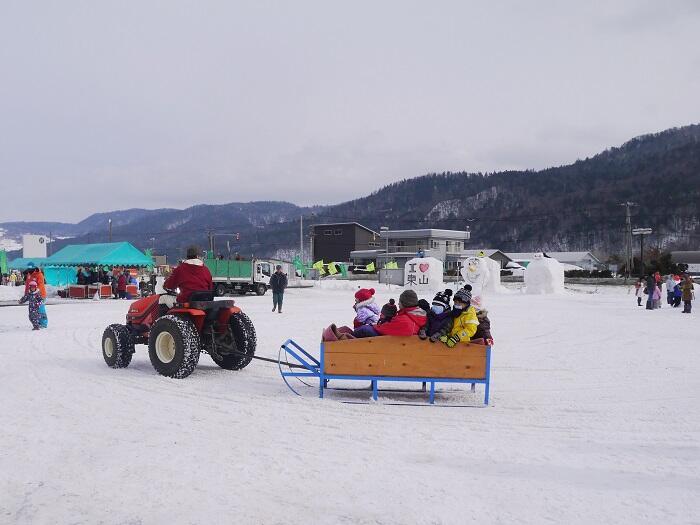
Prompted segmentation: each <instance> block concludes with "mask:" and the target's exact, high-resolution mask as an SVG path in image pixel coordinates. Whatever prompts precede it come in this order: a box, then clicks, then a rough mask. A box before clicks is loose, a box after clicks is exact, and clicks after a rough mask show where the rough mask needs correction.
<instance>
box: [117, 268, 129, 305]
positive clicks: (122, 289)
mask: <svg viewBox="0 0 700 525" xmlns="http://www.w3.org/2000/svg"><path fill="white" fill-rule="evenodd" d="M127 279H128V277H127V274H126V270H124V271H123V272H122V273H120V274H119V277H118V278H117V292H118V294H119V299H126V283H127V282H128V281H127Z"/></svg>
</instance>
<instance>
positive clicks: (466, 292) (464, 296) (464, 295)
mask: <svg viewBox="0 0 700 525" xmlns="http://www.w3.org/2000/svg"><path fill="white" fill-rule="evenodd" d="M454 300H455V301H459V302H460V303H464V304H469V303H471V300H472V287H471V286H470V285H466V286H465V287H464V288H460V289H459V290H457V293H456V294H455V298H454Z"/></svg>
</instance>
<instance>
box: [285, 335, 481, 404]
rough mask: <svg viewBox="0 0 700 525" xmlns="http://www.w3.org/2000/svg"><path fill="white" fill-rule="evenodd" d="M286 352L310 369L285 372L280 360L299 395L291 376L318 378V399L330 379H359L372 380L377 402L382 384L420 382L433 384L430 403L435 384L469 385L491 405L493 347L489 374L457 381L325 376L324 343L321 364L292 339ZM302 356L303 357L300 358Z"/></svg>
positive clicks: (432, 399)
mask: <svg viewBox="0 0 700 525" xmlns="http://www.w3.org/2000/svg"><path fill="white" fill-rule="evenodd" d="M281 350H284V351H285V354H287V355H291V356H292V357H293V358H294V359H295V360H296V361H297V362H299V364H301V365H302V366H303V367H304V368H306V369H307V370H308V372H284V371H283V370H282V364H281V360H280V363H279V366H280V374H281V375H282V379H284V382H285V383H286V384H287V386H288V387H289V389H290V390H291V391H292V392H294V393H295V394H297V395H300V394H299V393H298V392H297V391H296V390H294V388H292V386H291V385H290V384H289V381H287V378H288V377H317V378H318V380H319V381H318V383H319V384H318V397H320V398H323V390H324V389H325V388H327V387H328V381H330V380H331V379H342V380H360V381H371V383H372V399H374V400H375V401H376V400H377V399H378V397H379V381H399V382H420V383H423V390H424V391H425V386H426V384H427V383H430V394H429V402H430V404H434V403H435V383H470V384H471V391H472V392H474V391H475V385H476V384H477V383H479V384H483V385H484V405H488V404H489V395H490V390H491V388H490V387H491V346H487V347H486V374H485V377H484V379H457V378H435V377H395V376H350V375H333V374H325V373H323V364H324V357H325V348H324V344H323V343H321V348H320V350H321V360H320V361H318V360H317V359H316V358H314V357H313V356H312V355H311V354H309V353H308V352H307V351H306V350H304V349H303V348H302V347H301V346H299V345H298V344H297V343H296V342H294V341H293V340H291V339H287V341H285V342H284V344H283V345H282V346H281V348H280V351H281ZM299 353H301V354H303V357H302V356H301V355H299Z"/></svg>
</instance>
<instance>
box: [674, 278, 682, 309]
mask: <svg viewBox="0 0 700 525" xmlns="http://www.w3.org/2000/svg"><path fill="white" fill-rule="evenodd" d="M681 297H683V291H682V290H681V284H680V283H676V286H674V287H673V307H674V308H678V307H679V306H680V304H681Z"/></svg>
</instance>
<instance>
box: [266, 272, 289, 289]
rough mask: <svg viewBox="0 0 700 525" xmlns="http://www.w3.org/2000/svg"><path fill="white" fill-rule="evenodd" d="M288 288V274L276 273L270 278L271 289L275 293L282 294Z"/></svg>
mask: <svg viewBox="0 0 700 525" xmlns="http://www.w3.org/2000/svg"><path fill="white" fill-rule="evenodd" d="M286 287H287V274H285V273H281V272H275V273H273V274H272V276H270V288H272V291H273V292H274V293H282V292H284V289H285V288H286Z"/></svg>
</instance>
